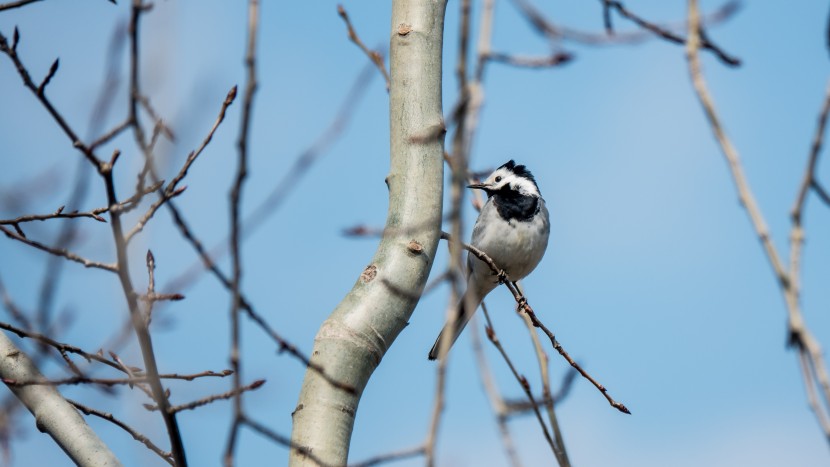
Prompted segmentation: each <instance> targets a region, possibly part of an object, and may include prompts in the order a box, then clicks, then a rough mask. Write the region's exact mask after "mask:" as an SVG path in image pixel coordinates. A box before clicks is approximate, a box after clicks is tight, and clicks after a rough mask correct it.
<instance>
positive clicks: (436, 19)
mask: <svg viewBox="0 0 830 467" xmlns="http://www.w3.org/2000/svg"><path fill="white" fill-rule="evenodd" d="M445 8H446V0H395V2H394V3H393V7H392V31H391V44H390V69H391V87H390V96H389V109H390V110H389V119H390V131H391V151H390V152H391V154H390V156H391V166H390V171H389V175H388V177H387V179H386V183H387V186H388V188H389V212H388V214H387V220H386V230H385V233H384V235H383V237H382V239H381V241H380V245H379V246H378V249H377V251H376V253H375V256H374V258H372V261H371V263H370V264H369V266H367V267H366V268H365V269H364V271H363V273H362V274H361V276H360V278H359V279H358V281H357V283H356V284H355V285H354V288H352V290H351V291H350V292H349V294H348V295H346V297H345V298H344V299H343V301H341V302H340V304H339V305H338V306H337V308H336V309H335V310H334V311H333V312H332V314H331V315H330V316H329V318H328V319H327V320H326V321H325V322H324V323H323V324H322V326H321V327H320V330H319V331H318V333H317V336H316V338H315V340H314V350H313V352H312V357H311V361H312V362H313V363H314V364H316V365H318V366H320V367H322V368H324V369H325V372H326V374H328V375H330V376H331V377H333V378H334V379H336V380H338V381H340V382H343V383H346V384H348V385H350V386H352V387H354V388H355V389H356V393H355V394H349V393H348V392H346V391H343V390H341V389H338V388H336V387H334V386H332V385H331V384H330V383H329V382H327V381H326V380H325V379H323V378H322V377H321V376H320V374H319V373H318V372H316V371H314V370H311V369H309V370H307V371H306V375H305V379H304V381H303V387H302V390H301V392H300V397H299V401H298V403H297V407H296V410H295V411H294V413H293V421H294V427H293V430H292V433H291V441H292V443H293V445H294V449H291V454H290V465H291V466H304V465H317V464H318V462H317V461H318V460H319V461H322V462H324V463H325V464H328V465H345V464H346V461H347V459H348V453H349V442H350V440H351V433H352V428H353V427H354V419H355V414H356V412H357V406H358V403H359V401H360V396H361V394H362V392H363V389H364V388H365V387H366V384H367V382H368V381H369V378H370V377H371V375H372V372H373V371H374V370H375V368H377V366H378V365H379V364H380V361H381V358H383V355H384V354H385V353H386V350H387V349H388V348H389V346H390V345H391V344H392V342H393V341H394V340H395V338H396V337H397V336H398V334H399V333H400V332H401V330H402V329H403V328H404V327H405V326H406V323H407V322H408V321H409V318H410V316H411V315H412V311H413V310H414V309H415V306H416V305H417V304H418V300H419V298H420V293H421V291H422V290H423V287H424V285H425V283H426V280H427V277H428V276H429V272H430V269H431V267H432V261H433V258H434V255H435V251H436V249H437V246H438V241H439V238H440V233H441V215H442V212H441V209H442V204H441V203H442V195H443V178H444V175H443V170H444V160H443V153H444V133H445V128H444V122H443V116H442V110H441V59H442V46H443V33H444V11H445ZM298 447H300V448H304V449H307V450H308V452H310V453H311V456H312V457H313V459H312V458H309V456H306V455H305V454H303V452H301V450H300V449H297V448H298Z"/></svg>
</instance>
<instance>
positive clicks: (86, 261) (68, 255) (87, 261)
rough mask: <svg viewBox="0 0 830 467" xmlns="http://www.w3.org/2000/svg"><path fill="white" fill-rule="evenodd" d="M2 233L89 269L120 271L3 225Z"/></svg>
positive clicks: (108, 264)
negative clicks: (29, 237)
mask: <svg viewBox="0 0 830 467" xmlns="http://www.w3.org/2000/svg"><path fill="white" fill-rule="evenodd" d="M0 232H3V233H4V234H6V236H7V237H9V238H11V239H12V240H17V241H19V242H22V243H25V244H27V245H29V246H32V247H35V248H37V249H38V250H41V251H45V252H47V253H49V254H52V255H55V256H62V257H64V258H66V259H68V260H70V261H74V262H76V263H80V264H83V265H84V266H85V267H88V268H96V269H103V270H105V271H110V272H117V271H118V267H117V266H116V265H115V264H112V263H101V262H99V261H92V260H91V259H87V258H84V257H83V256H80V255H77V254H75V253H72V252H71V251H69V250H67V249H65V248H62V249H57V248H53V247H50V246H48V245H44V244H43V243H40V242H36V241H34V240H29V239H28V238H26V237H25V236H24V235H21V234H20V232H19V231H18V232H13V231H11V230H9V229H7V228H6V227H3V226H2V225H0Z"/></svg>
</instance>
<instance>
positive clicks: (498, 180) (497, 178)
mask: <svg viewBox="0 0 830 467" xmlns="http://www.w3.org/2000/svg"><path fill="white" fill-rule="evenodd" d="M500 181H501V175H499V176H498V177H496V183H499V182H500Z"/></svg>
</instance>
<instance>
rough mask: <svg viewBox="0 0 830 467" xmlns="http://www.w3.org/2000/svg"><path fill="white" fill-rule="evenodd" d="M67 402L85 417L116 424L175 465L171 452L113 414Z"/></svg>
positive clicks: (75, 402) (70, 401)
mask: <svg viewBox="0 0 830 467" xmlns="http://www.w3.org/2000/svg"><path fill="white" fill-rule="evenodd" d="M66 401H67V402H69V403H70V404H72V405H74V406H75V408H76V409H78V410H80V411H81V412H83V413H84V414H85V415H95V416H96V417H99V418H103V419H104V420H106V421H108V422H110V423H112V424H114V425H115V426H117V427H119V428H121V429H122V430H124V431H126V432H127V433H129V434H130V436H132V437H133V439H135V440H136V441H138V442H139V443H141V444H143V445H144V446H147V449H149V450H151V451H153V452H154V453H156V454H158V456H159V457H161V458H162V459H164V460H165V461H166V462H167V463H168V464H170V465H175V464H174V463H173V458H172V456H171V454H170V453H169V452H165V451H162V450H161V448H159V447H158V446H156V445H155V444H154V443H153V442H152V441H150V439H149V438H147V437H146V436H144V435H142V434H141V433H139V432H138V431H136V430H135V429H133V428H132V427H131V426H129V425H127V424H126V423H124V422H122V421H121V420H119V419H117V418H115V416H113V415H112V414H111V413H107V412H102V411H100V410H97V409H93V408H92V407H89V406H86V405H84V404H81V403H80V402H77V401H73V400H72V399H67V400H66Z"/></svg>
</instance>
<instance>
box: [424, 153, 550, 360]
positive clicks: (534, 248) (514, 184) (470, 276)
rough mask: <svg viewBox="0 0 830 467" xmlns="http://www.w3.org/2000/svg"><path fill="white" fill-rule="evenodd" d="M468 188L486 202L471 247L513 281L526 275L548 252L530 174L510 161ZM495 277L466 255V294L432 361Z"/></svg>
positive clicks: (546, 222)
mask: <svg viewBox="0 0 830 467" xmlns="http://www.w3.org/2000/svg"><path fill="white" fill-rule="evenodd" d="M468 188H475V189H478V190H484V192H485V193H487V202H486V203H485V204H484V207H482V208H481V213H479V215H478V219H477V220H476V224H475V227H473V238H472V240H471V241H470V244H471V245H472V246H474V247H476V248H477V249H479V250H481V251H482V252H484V253H485V254H486V255H487V256H488V257H490V259H492V260H493V262H495V263H496V265H497V266H498V267H499V268H500V269H502V270H504V272H505V273H506V274H507V277H508V278H509V279H510V280H511V281H513V282H515V281H518V280H520V279H523V278H525V277H526V276H527V275H528V274H530V273H531V272H532V271H533V270H534V269H535V268H536V266H537V265H538V264H539V261H541V260H542V256H544V255H545V249H547V247H548V236H549V235H550V219H549V215H548V209H547V208H546V207H545V200H543V199H542V195H541V194H540V193H539V187H538V186H537V185H536V180H535V179H534V178H533V174H531V173H530V171H529V170H527V168H526V167H525V166H523V165H516V163H515V162H514V161H512V160H511V161H509V162H507V163H506V164H504V165H502V166H501V167H499V168H498V169H496V171H495V172H493V173H492V174H491V175H490V176H489V177H487V179H486V180H485V181H484V182H482V183H475V184H473V185H469V186H468ZM499 280H500V279H499V276H498V275H497V274H496V273H494V272H493V270H492V269H491V268H490V266H488V265H487V263H485V262H484V261H482V260H480V259H478V258H477V257H476V256H475V255H473V254H471V253H470V254H468V255H467V290H466V292H465V293H464V295H463V296H462V297H461V301H460V302H459V303H458V306H457V307H456V310H457V312H456V315H455V317H454V319H450V320H449V321H448V322H447V323H446V324H445V325H444V329H442V330H441V333H440V334H438V339H436V340H435V344H434V345H433V346H432V349H431V350H430V351H429V359H430V360H435V359H436V358H438V355H439V353H440V352H441V346H442V345H443V344H442V343H443V341H444V340H445V339H449V344H448V345H449V346H452V344H453V343H455V341H456V339H458V336H459V335H460V334H461V331H463V330H464V326H466V325H467V322H468V321H469V320H470V318H471V317H472V316H473V313H475V311H476V309H478V306H479V305H480V304H481V301H482V300H484V297H485V296H486V295H487V294H488V293H490V291H492V290H493V289H495V288H496V286H497V285H499Z"/></svg>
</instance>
